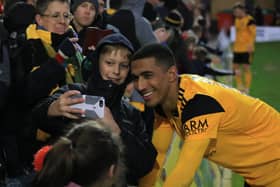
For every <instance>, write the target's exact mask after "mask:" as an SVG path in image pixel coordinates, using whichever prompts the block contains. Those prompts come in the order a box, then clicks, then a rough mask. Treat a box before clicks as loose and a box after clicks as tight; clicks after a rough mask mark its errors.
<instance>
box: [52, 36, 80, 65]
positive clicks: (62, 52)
mask: <svg viewBox="0 0 280 187" xmlns="http://www.w3.org/2000/svg"><path fill="white" fill-rule="evenodd" d="M77 41H78V38H65V39H64V40H63V41H62V42H61V44H60V45H59V47H58V52H57V55H56V60H57V61H58V62H59V63H63V62H64V60H66V59H68V58H69V57H72V56H74V55H75V54H76V50H77V49H76V47H75V45H78V44H77V43H76V42H77Z"/></svg>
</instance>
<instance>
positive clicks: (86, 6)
mask: <svg viewBox="0 0 280 187" xmlns="http://www.w3.org/2000/svg"><path fill="white" fill-rule="evenodd" d="M201 2H202V3H199V4H198V3H195V1H193V0H178V1H161V0H147V2H145V1H144V0H117V1H115V0H113V1H111V2H107V1H105V0H71V3H70V2H69V1H68V0H36V1H20V0H18V1H12V0H6V1H5V2H3V4H4V7H3V14H2V20H1V56H0V58H1V62H0V68H1V69H0V71H1V72H0V89H1V90H0V94H1V98H0V112H1V117H0V124H1V125H0V186H12V185H15V184H17V185H19V186H22V187H25V186H31V184H32V181H34V176H35V182H33V185H34V186H57V185H61V186H66V185H69V186H71V185H72V186H73V185H74V186H75V185H76V186H77V185H81V186H88V185H90V184H103V183H102V182H100V181H99V179H104V180H105V179H107V178H108V177H111V178H114V176H118V177H119V178H120V179H119V180H116V179H112V180H110V181H109V182H108V184H107V183H106V184H105V183H104V185H102V186H106V185H108V186H112V184H113V185H115V186H126V185H130V186H137V184H138V181H139V180H140V179H141V178H142V177H143V176H144V175H145V174H147V173H148V172H149V171H150V170H151V169H152V168H153V163H154V160H155V157H156V150H155V148H154V147H153V145H152V142H151V136H152V132H151V131H152V128H153V119H154V116H153V112H152V111H151V110H150V109H149V108H143V106H142V108H141V107H139V106H136V105H135V106H136V108H137V109H135V108H134V107H132V106H131V105H130V104H129V103H128V102H132V103H133V101H137V102H138V103H139V102H140V103H141V98H140V96H139V94H137V92H136V91H134V90H133V88H132V90H130V91H128V89H127V90H126V87H127V86H128V85H130V86H131V84H130V82H131V77H130V71H129V59H130V56H131V54H133V53H134V51H136V50H137V49H139V48H140V47H142V46H144V45H146V44H149V43H161V44H162V45H165V46H168V47H169V48H170V49H171V50H172V51H173V53H174V55H175V58H176V63H177V68H178V72H179V73H180V74H182V73H191V74H198V75H202V76H206V75H211V76H214V77H215V76H218V75H234V72H233V71H231V70H223V69H216V68H213V65H212V64H213V63H214V64H215V63H216V64H217V63H219V62H220V57H221V55H222V53H223V51H221V50H220V49H219V48H218V47H210V46H209V45H208V44H207V43H208V40H209V35H210V33H209V31H210V27H211V20H210V16H209V14H210V12H209V11H210V10H209V4H207V1H205V3H203V1H201ZM88 27H98V28H100V29H111V30H112V31H113V32H114V34H111V35H108V36H106V37H105V38H103V39H102V40H101V41H100V42H99V43H98V45H97V46H92V49H91V52H89V53H88V54H87V55H84V53H83V51H82V47H83V44H84V42H85V40H86V38H85V37H86V32H87V28H88ZM2 33H3V34H2ZM4 46H7V48H4ZM7 54H8V57H7V58H6V60H8V62H7V61H5V60H2V59H4V56H7ZM2 57H3V58H2ZM69 90H70V91H69ZM71 90H76V91H71ZM81 93H82V94H89V95H97V96H103V97H105V100H106V108H105V117H104V119H101V122H96V123H101V124H102V123H104V124H106V125H107V126H108V128H109V129H110V131H107V130H106V129H105V130H102V128H101V127H100V128H97V127H96V129H94V128H93V129H90V128H92V127H91V126H90V125H89V124H85V125H84V126H82V127H76V126H77V125H75V124H76V123H78V122H80V121H84V118H82V117H81V116H80V114H82V113H83V111H81V110H73V109H71V108H70V105H72V104H75V103H79V102H82V100H81V99H77V98H76V99H73V98H71V96H72V95H75V94H81ZM124 94H125V98H126V99H124V98H123V96H124ZM73 122H75V123H74V124H73ZM91 125H92V124H91ZM93 125H94V126H98V125H99V124H93ZM73 126H74V129H73V130H71V131H70V132H68V129H71V128H72V127H73ZM86 129H89V132H88V133H89V134H86V135H84V136H85V137H80V136H82V135H80V134H81V133H82V132H83V131H85V130H86ZM66 132H68V134H67V135H66V138H64V139H63V138H61V137H62V136H64V135H65V133H66ZM98 132H102V134H101V135H98ZM90 133H92V134H90ZM76 134H77V135H76ZM112 134H113V135H112ZM115 134H117V135H119V136H120V137H121V141H122V142H123V147H124V150H122V145H121V143H119V141H118V140H117V139H116V138H115V137H114V136H115ZM94 135H96V138H101V139H102V138H103V139H104V140H103V141H104V142H106V144H104V142H101V143H103V144H101V143H100V142H98V143H96V142H94V141H93V139H92V138H91V136H93V137H94ZM83 138H84V140H83ZM80 139H81V140H80ZM57 140H58V142H57ZM80 141H82V142H83V145H81V144H80V143H79V142H80ZM109 141H110V142H109ZM54 142H56V143H55V144H54ZM69 142H70V143H69ZM87 143H92V144H94V145H96V146H98V147H97V148H96V149H98V148H100V149H101V150H103V151H104V152H102V153H100V155H98V156H99V158H90V159H89V160H88V162H99V161H97V159H100V158H105V159H104V160H102V162H103V161H104V162H106V163H104V165H102V163H100V167H105V168H106V169H107V170H104V171H103V170H102V171H101V170H99V169H100V168H98V167H99V166H98V167H92V168H91V167H90V166H89V167H88V168H89V169H90V170H95V172H96V171H100V173H98V172H97V174H96V175H94V176H95V178H94V177H92V179H91V180H92V181H87V180H88V179H85V178H83V176H80V173H79V172H86V171H87V170H88V169H87V168H86V167H85V164H87V163H79V164H81V166H80V165H79V164H77V165H75V166H73V167H76V168H77V167H80V168H79V169H78V170H77V172H75V173H71V174H69V173H67V172H69V170H71V169H69V168H68V167H70V166H69V163H59V164H60V165H61V166H60V165H59V164H58V165H57V166H55V167H62V168H63V167H65V170H64V171H61V170H60V169H61V168H52V166H51V164H52V163H51V160H55V159H56V158H55V157H56V155H54V154H58V155H57V157H61V158H60V159H63V158H64V157H62V156H61V154H62V152H63V151H65V152H67V154H72V153H70V152H71V151H73V150H75V149H79V146H81V147H82V148H81V149H79V151H81V153H80V152H78V153H76V152H75V154H82V152H83V151H85V153H87V151H91V150H87V149H86V148H85V147H84V146H86V144H87ZM51 144H54V145H53V148H51V152H50V153H49V154H47V156H46V158H47V161H46V166H43V169H42V170H41V171H42V172H44V173H42V172H41V171H40V172H39V174H38V171H35V170H34V168H33V164H32V163H33V155H34V154H35V153H36V152H37V151H38V150H39V149H40V148H42V147H43V148H44V146H46V145H51ZM84 144H85V145H84ZM72 146H73V147H72ZM101 147H102V148H101ZM111 147H113V148H112V149H113V150H110V149H109V148H111ZM72 148H73V150H72ZM107 148H108V150H107ZM66 149H67V150H66ZM93 151H96V150H93ZM97 152H100V151H99V150H97ZM111 152H112V153H111ZM113 154H115V155H113ZM108 155H109V156H108ZM72 156H73V157H74V154H73V155H72ZM65 159H66V158H65ZM67 159H69V158H67ZM122 159H123V160H124V162H123V164H124V165H125V167H126V169H120V171H119V168H122V167H123V166H120V165H122ZM77 160H79V159H77ZM65 162H67V160H65ZM69 162H70V161H69ZM81 162H85V161H84V159H82V158H81ZM63 164H65V165H63ZM44 165H45V163H44ZM70 165H71V164H70ZM71 167H72V166H71ZM47 168H49V169H51V170H56V169H57V170H59V171H61V172H60V173H59V172H57V174H58V175H60V176H59V177H60V179H61V181H60V183H51V182H53V181H52V180H54V181H55V180H56V178H53V176H52V175H48V174H49V173H48V172H49V171H47ZM84 168H85V169H84ZM93 173H94V172H93ZM86 176H87V175H85V176H84V177H86ZM104 176H105V177H104ZM44 177H47V178H45V179H44ZM57 177H58V176H57ZM96 181H97V182H98V183H97V182H96ZM103 182H104V181H103ZM48 183H49V184H48ZM54 184H57V185H54ZM97 186H98V185H97Z"/></svg>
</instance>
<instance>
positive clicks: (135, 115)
mask: <svg viewBox="0 0 280 187" xmlns="http://www.w3.org/2000/svg"><path fill="white" fill-rule="evenodd" d="M133 51H134V50H133V47H132V45H131V43H130V42H129V41H128V40H127V39H126V38H125V37H124V36H123V35H121V34H119V33H117V34H111V35H108V36H106V37H105V38H104V39H103V40H101V41H100V42H99V44H98V45H97V48H96V50H95V52H94V54H93V55H92V56H91V57H90V59H91V61H92V62H93V72H92V75H91V77H90V79H89V81H88V83H87V85H83V84H70V85H66V86H64V87H62V88H61V89H60V90H58V92H56V93H55V94H54V95H53V96H51V97H49V98H46V99H45V100H43V101H42V102H40V103H39V104H38V105H37V106H36V107H35V108H34V110H33V120H34V122H36V121H38V124H41V126H40V128H42V129H43V130H45V131H47V132H49V133H50V134H51V135H52V136H60V135H61V134H62V133H63V132H64V131H66V130H67V129H68V127H70V125H69V122H70V121H73V120H83V119H82V118H81V117H80V116H81V114H84V111H83V110H81V109H75V108H71V105H73V104H76V103H81V102H83V101H84V99H83V98H73V95H77V94H86V95H95V96H103V97H104V98H105V103H106V108H105V114H104V118H102V119H100V120H101V121H105V122H106V124H109V125H110V127H111V129H112V131H113V132H115V133H116V134H119V135H120V136H121V137H122V140H123V143H124V146H125V164H126V166H127V168H128V170H127V177H126V179H127V184H129V185H137V183H138V179H139V178H141V177H143V176H144V175H145V174H146V173H147V172H149V171H150V170H151V168H152V167H153V164H154V161H155V157H156V151H155V149H154V147H153V145H152V143H151V141H150V138H149V137H148V134H147V130H146V125H145V122H144V120H143V118H142V116H141V113H140V112H139V111H138V110H136V109H135V108H133V107H132V106H131V105H129V103H127V102H125V101H124V100H122V96H123V94H124V90H125V87H126V85H127V84H128V82H129V79H130V78H129V56H130V55H131V54H132V52H133ZM148 125H152V124H148Z"/></svg>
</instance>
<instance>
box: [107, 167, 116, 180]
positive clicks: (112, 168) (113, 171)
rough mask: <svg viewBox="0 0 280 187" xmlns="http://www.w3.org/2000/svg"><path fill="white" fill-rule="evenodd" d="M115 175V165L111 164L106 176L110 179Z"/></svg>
mask: <svg viewBox="0 0 280 187" xmlns="http://www.w3.org/2000/svg"><path fill="white" fill-rule="evenodd" d="M115 173H116V165H115V164H112V165H111V166H110V168H109V171H108V176H109V177H110V178H112V177H114V175H115Z"/></svg>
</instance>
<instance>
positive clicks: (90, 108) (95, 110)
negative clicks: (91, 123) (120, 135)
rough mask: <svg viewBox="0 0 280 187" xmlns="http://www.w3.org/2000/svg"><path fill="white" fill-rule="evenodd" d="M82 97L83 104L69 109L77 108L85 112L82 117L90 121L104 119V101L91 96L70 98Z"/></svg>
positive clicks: (102, 98) (99, 97) (101, 98)
mask: <svg viewBox="0 0 280 187" xmlns="http://www.w3.org/2000/svg"><path fill="white" fill-rule="evenodd" d="M80 97H83V98H84V99H85V102H83V103H78V104H74V105H71V106H70V107H71V108H78V109H83V110H85V114H84V115H82V117H86V118H90V119H99V118H103V117H104V109H105V99H104V97H101V96H92V95H74V96H72V98H80Z"/></svg>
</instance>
